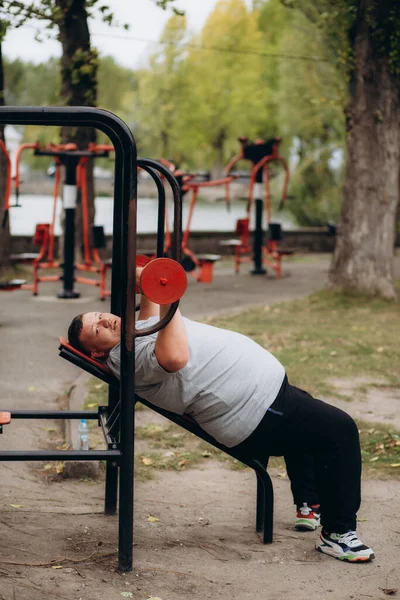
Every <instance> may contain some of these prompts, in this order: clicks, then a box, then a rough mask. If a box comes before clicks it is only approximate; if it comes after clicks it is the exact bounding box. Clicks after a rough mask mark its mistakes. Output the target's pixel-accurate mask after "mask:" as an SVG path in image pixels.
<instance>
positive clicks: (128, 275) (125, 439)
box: [0, 106, 273, 571]
mask: <svg viewBox="0 0 400 600" xmlns="http://www.w3.org/2000/svg"><path fill="white" fill-rule="evenodd" d="M7 123H10V124H14V125H41V126H63V125H64V126H65V125H68V126H70V127H96V128H97V129H100V130H101V131H103V132H104V133H105V134H106V135H108V137H109V138H110V140H111V142H112V143H113V145H114V147H115V186H114V228H113V258H114V262H113V269H112V279H111V307H110V312H111V313H113V314H115V315H118V316H120V317H121V344H120V352H121V371H120V380H117V379H116V378H115V377H113V376H112V375H111V374H110V373H109V372H108V370H107V368H105V367H104V365H102V364H101V363H99V362H98V361H95V360H93V359H91V358H90V357H89V356H86V355H84V354H81V353H79V352H78V351H76V350H75V349H74V348H72V347H70V346H69V345H68V343H67V342H65V341H64V340H61V346H60V355H61V356H62V357H64V358H66V359H67V360H69V361H70V362H72V363H73V364H75V365H77V366H79V367H80V368H82V369H84V370H86V371H87V372H89V373H92V374H93V375H95V376H96V377H98V378H99V379H101V380H103V381H105V382H106V383H107V384H108V385H109V396H108V404H107V405H106V406H101V407H99V409H98V410H97V411H36V410H20V411H11V410H10V411H7V412H9V413H10V416H11V419H16V418H20V419H75V420H76V419H78V420H79V419H82V418H85V419H93V420H95V421H98V423H99V424H100V426H101V428H102V431H103V434H104V439H105V443H106V447H107V449H106V450H81V451H75V450H42V451H38V450H34V451H26V450H19V451H15V450H8V451H0V461H19V460H26V461H32V460H33V461H49V460H57V461H60V460H85V461H86V460H104V461H105V462H106V485H105V513H107V514H110V515H113V514H115V513H116V509H117V485H118V479H119V498H118V506H119V536H118V566H119V569H120V570H121V571H131V570H132V546H133V489H134V488H133V483H134V477H133V476H134V461H133V459H134V424H135V411H134V404H135V402H136V400H137V399H138V398H137V397H136V396H135V340H136V338H137V337H139V336H144V335H150V334H153V333H156V332H158V331H159V330H160V329H162V328H163V327H164V326H165V325H166V324H167V323H168V322H169V321H170V320H171V319H172V318H173V316H174V314H175V312H176V310H177V308H178V305H179V301H176V302H174V303H173V304H172V305H171V306H170V308H169V309H168V311H167V313H166V315H165V316H164V317H163V318H162V319H161V320H160V321H158V323H156V324H155V325H154V326H150V327H147V328H146V329H137V328H136V323H135V311H134V306H135V288H136V285H135V284H136V269H135V266H136V242H137V224H136V216H137V193H136V192H137V167H138V166H139V164H140V166H141V167H142V168H145V169H146V170H147V171H148V172H149V173H150V174H151V176H152V177H153V179H154V181H156V183H157V188H158V190H159V215H158V229H157V255H158V257H161V256H162V253H163V243H164V240H163V233H164V229H163V227H164V216H165V215H164V210H163V206H162V205H163V202H164V201H165V192H164V186H163V184H162V181H161V177H160V175H159V174H162V175H163V177H165V179H166V180H167V181H168V183H169V185H170V187H171V189H172V192H173V197H174V230H173V235H172V241H171V253H172V255H173V259H174V260H176V261H177V262H179V260H180V254H181V237H182V236H181V233H182V229H181V192H180V189H179V185H178V183H177V181H176V180H175V178H174V177H173V175H172V174H171V173H170V172H169V171H168V169H166V168H165V167H163V165H161V164H160V163H157V162H156V161H152V160H150V159H141V160H138V159H137V157H136V147H135V141H134V139H133V137H132V133H131V132H130V130H129V128H128V127H127V126H126V124H125V123H124V122H123V121H121V119H119V118H118V117H116V116H115V115H113V114H112V113H110V112H108V111H105V110H101V109H97V108H89V107H47V108H45V107H40V108H39V107H38V108H36V107H34V108H32V107H9V106H7V107H0V124H7ZM164 208H165V204H164ZM149 264H150V263H149ZM139 400H140V401H142V400H141V399H140V398H139ZM143 403H144V404H146V405H148V406H151V408H153V410H155V411H157V412H159V413H160V414H164V415H165V416H167V417H168V418H169V419H170V420H172V421H174V422H177V423H179V424H180V425H181V426H182V427H185V428H186V429H187V430H189V431H192V432H193V433H195V434H196V435H198V436H199V437H202V439H205V440H207V441H209V442H210V443H211V444H213V445H214V446H216V447H219V448H220V449H221V450H224V451H225V452H226V453H228V454H230V455H231V456H235V458H237V459H238V460H240V461H241V462H243V463H244V464H246V465H248V466H250V467H251V468H253V469H254V470H255V472H256V474H257V481H258V485H257V519H256V528H257V531H263V532H264V541H265V542H271V541H272V511H273V489H272V483H271V479H270V477H269V475H268V473H267V471H266V464H262V463H261V462H260V461H257V460H253V459H248V458H246V457H243V456H240V455H238V454H237V453H235V451H234V449H229V448H225V447H224V446H222V445H221V444H218V443H217V442H216V441H215V440H213V438H212V437H211V436H209V435H207V434H206V433H205V432H204V431H202V430H201V428H200V427H198V425H197V424H196V423H194V421H192V420H191V419H190V418H186V417H184V416H180V415H175V414H173V413H168V411H164V410H162V409H159V408H158V407H156V406H152V405H150V404H149V403H146V402H145V401H144V400H143ZM5 412H6V411H5ZM118 476H119V477H118Z"/></svg>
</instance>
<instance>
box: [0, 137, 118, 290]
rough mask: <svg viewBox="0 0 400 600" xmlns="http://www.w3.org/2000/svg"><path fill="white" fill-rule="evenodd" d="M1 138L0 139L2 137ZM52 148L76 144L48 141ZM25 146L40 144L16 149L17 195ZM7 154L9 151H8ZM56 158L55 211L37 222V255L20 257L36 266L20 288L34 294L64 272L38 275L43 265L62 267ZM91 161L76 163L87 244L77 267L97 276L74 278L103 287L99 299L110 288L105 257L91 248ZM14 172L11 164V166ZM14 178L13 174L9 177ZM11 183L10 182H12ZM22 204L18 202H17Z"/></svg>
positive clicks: (97, 148) (98, 148)
mask: <svg viewBox="0 0 400 600" xmlns="http://www.w3.org/2000/svg"><path fill="white" fill-rule="evenodd" d="M0 142H1V140H0ZM0 148H1V149H2V151H3V152H4V150H5V151H6V149H5V146H4V144H3V146H2V145H1V143H0ZM46 148H47V149H50V150H53V151H55V152H57V151H60V152H62V151H73V150H77V146H76V144H57V145H56V144H49V145H48V146H46V147H45V148H44V149H46ZM26 149H33V150H39V149H40V144H39V142H36V143H32V144H22V145H21V146H20V147H19V148H18V150H17V153H16V172H15V191H16V197H17V204H16V205H18V198H19V188H20V161H21V155H22V152H23V151H24V150H26ZM88 151H89V152H93V155H94V156H95V153H96V152H111V151H114V146H112V145H109V144H89V147H88ZM7 154H8V153H7ZM54 161H55V163H56V172H55V178H54V191H53V214H52V220H51V223H50V224H46V223H39V224H37V225H36V230H35V235H34V238H33V243H34V244H35V245H38V246H40V249H39V252H38V255H37V257H36V258H34V259H31V258H30V259H24V258H23V256H22V258H21V259H20V262H25V263H28V264H32V268H33V278H32V283H28V284H24V285H22V286H21V289H25V290H32V293H33V295H35V296H37V295H38V293H39V283H43V282H50V281H52V282H54V281H59V280H60V279H61V275H47V276H43V275H39V271H40V269H54V268H59V267H60V262H59V261H56V260H55V259H54V241H55V237H54V228H55V218H56V208H57V199H58V196H59V190H60V180H61V162H60V160H59V159H58V158H57V157H54ZM87 163H88V157H82V158H81V159H80V160H79V163H78V165H77V178H76V179H77V187H79V188H80V190H81V196H82V224H83V248H84V260H83V263H78V264H76V265H75V268H76V269H77V270H78V271H87V272H92V273H98V274H99V278H98V279H94V278H93V279H91V278H89V277H81V276H77V277H75V280H76V281H77V282H79V283H83V284H86V285H91V286H95V287H99V289H100V299H102V300H103V299H104V298H106V297H107V296H109V295H110V291H109V290H107V289H106V271H107V266H108V265H106V264H105V263H104V261H102V260H101V258H100V255H99V252H98V249H97V248H91V244H90V231H89V216H88V215H89V213H88V195H87V194H88V192H87V183H86V166H87ZM10 172H11V166H10ZM10 182H11V177H10ZM10 185H11V183H10ZM9 198H10V193H9V192H8V193H7V190H6V195H5V209H7V210H8V208H9V207H10V206H11V207H12V205H10V201H9ZM18 206H19V205H18Z"/></svg>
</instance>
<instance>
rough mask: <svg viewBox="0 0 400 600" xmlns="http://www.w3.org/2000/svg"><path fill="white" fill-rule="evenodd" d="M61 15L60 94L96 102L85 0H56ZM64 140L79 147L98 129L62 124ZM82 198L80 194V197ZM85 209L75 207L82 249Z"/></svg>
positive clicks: (69, 102)
mask: <svg viewBox="0 0 400 600" xmlns="http://www.w3.org/2000/svg"><path fill="white" fill-rule="evenodd" d="M56 5H57V7H58V8H59V9H61V14H62V17H61V18H60V19H58V20H57V24H58V27H59V39H60V42H61V45H62V57H61V96H62V98H63V101H64V104H65V105H66V106H96V101H97V69H98V59H97V52H96V51H95V50H92V49H91V47H90V33H89V28H88V22H87V12H86V0H56ZM61 138H62V143H63V144H66V143H75V144H77V146H78V148H79V149H80V150H85V149H87V148H88V145H89V143H91V142H95V141H96V130H95V129H93V128H88V127H63V128H62V130H61ZM93 162H94V161H93V159H90V160H89V161H88V165H87V168H86V172H87V188H88V207H89V223H94V214H95V207H94V196H95V192H94V177H93V166H94V165H93ZM78 202H79V198H78ZM82 246H83V228H82V212H81V210H80V206H79V204H78V210H77V211H76V248H77V250H78V251H81V250H82Z"/></svg>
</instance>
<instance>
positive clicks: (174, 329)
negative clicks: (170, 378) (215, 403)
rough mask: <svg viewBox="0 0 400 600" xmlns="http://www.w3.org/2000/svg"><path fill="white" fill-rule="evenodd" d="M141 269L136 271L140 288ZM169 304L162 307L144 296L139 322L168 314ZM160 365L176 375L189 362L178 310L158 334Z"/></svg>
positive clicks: (184, 332)
mask: <svg viewBox="0 0 400 600" xmlns="http://www.w3.org/2000/svg"><path fill="white" fill-rule="evenodd" d="M142 270H143V269H142V268H141V267H137V269H136V284H137V285H138V286H140V275H141V272H142ZM169 306H170V305H169V304H166V305H162V306H161V307H160V306H159V305H158V304H155V303H154V302H151V301H150V300H149V299H148V298H146V296H144V294H142V295H141V299H140V311H139V320H143V321H144V320H146V319H149V318H150V317H160V318H161V319H162V318H163V317H164V316H165V315H166V314H167V312H168V309H169ZM154 351H155V354H156V358H157V361H158V363H159V364H160V365H161V367H162V368H163V369H165V371H168V372H169V373H175V372H176V371H180V369H183V367H184V366H185V365H186V364H187V362H188V360H189V345H188V340H187V335H186V328H185V325H184V322H183V319H182V315H181V313H180V310H179V309H178V310H177V311H176V313H175V314H174V316H173V317H172V319H171V321H170V322H169V323H168V325H166V326H165V327H163V329H161V330H160V331H159V332H158V334H157V339H156V343H155V348H154Z"/></svg>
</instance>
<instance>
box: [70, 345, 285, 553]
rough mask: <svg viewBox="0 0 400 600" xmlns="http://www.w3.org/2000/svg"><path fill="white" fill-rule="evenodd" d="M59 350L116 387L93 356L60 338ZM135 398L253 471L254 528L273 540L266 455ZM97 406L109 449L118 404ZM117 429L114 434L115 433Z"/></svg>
mask: <svg viewBox="0 0 400 600" xmlns="http://www.w3.org/2000/svg"><path fill="white" fill-rule="evenodd" d="M59 354H60V356H61V357H62V358H65V359H66V360H68V361H69V362H71V363H73V364H74V365H76V366H77V367H79V368H81V369H83V370H84V371H87V372H88V373H90V374H91V375H94V376H95V377H97V378H98V379H101V380H102V381H104V382H105V383H107V384H108V385H109V386H111V387H113V388H114V389H116V390H118V389H119V380H118V379H117V378H116V377H115V376H114V375H113V374H112V373H111V372H110V371H109V370H108V369H107V368H106V367H104V366H103V365H102V364H101V363H99V362H98V361H95V360H94V359H92V358H90V359H89V358H88V357H85V355H84V354H82V353H81V352H79V351H77V350H75V349H74V348H73V347H72V346H70V345H69V344H65V343H63V342H61V344H60V347H59ZM96 363H97V364H96ZM135 402H141V403H142V404H144V405H145V406H147V407H148V408H150V409H151V410H154V411H155V412H157V413H158V414H160V415H162V416H163V417H165V418H166V419H168V420H169V421H172V422H173V423H176V424H177V425H179V426H180V427H182V428H183V429H186V431H189V432H190V433H192V434H193V435H195V436H197V437H199V438H201V439H203V440H204V441H206V442H208V443H209V444H211V445H212V446H214V447H215V448H218V449H219V450H221V451H222V452H225V453H226V454H228V455H229V456H232V457H233V458H235V459H236V460H238V461H239V462H241V463H243V464H244V465H246V466H248V467H250V468H251V469H253V470H254V471H255V473H256V476H257V496H256V498H257V499H256V531H257V532H258V533H262V535H263V542H264V544H270V543H272V538H273V512H274V491H273V486H272V481H271V478H270V476H269V473H268V471H267V464H268V458H267V459H266V461H265V463H262V462H261V461H260V460H259V459H255V458H253V459H252V458H248V457H245V456H243V455H241V454H240V453H239V452H238V451H236V450H235V449H234V448H228V447H227V446H224V445H223V444H220V443H219V442H217V441H216V440H215V439H214V438H213V437H212V436H211V435H209V434H208V433H206V432H205V431H204V430H203V429H202V428H201V427H200V426H199V425H198V424H197V423H196V422H195V421H194V420H193V419H192V418H191V417H189V416H187V415H179V414H176V413H173V412H170V411H168V410H165V409H163V408H160V407H158V406H155V405H153V404H151V403H150V402H148V401H147V400H145V399H144V398H141V397H140V396H138V395H135ZM98 410H99V412H98V420H99V425H100V426H101V427H102V429H103V434H104V439H105V441H106V443H107V445H108V448H109V450H118V449H119V443H118V431H119V424H118V421H119V418H120V413H119V405H117V406H116V407H114V408H113V410H110V409H109V407H107V406H100V407H99V409H98ZM116 432H117V435H115V433H116ZM106 488H107V484H106Z"/></svg>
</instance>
